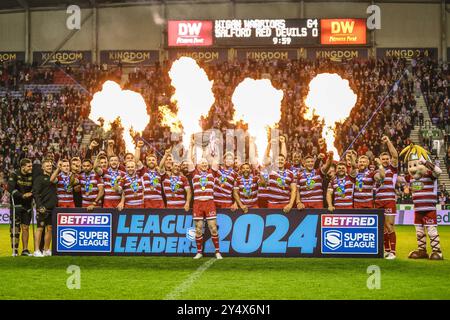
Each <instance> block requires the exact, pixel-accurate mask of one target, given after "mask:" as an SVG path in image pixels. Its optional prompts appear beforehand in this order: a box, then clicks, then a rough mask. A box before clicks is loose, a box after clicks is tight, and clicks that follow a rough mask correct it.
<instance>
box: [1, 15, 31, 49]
mask: <svg viewBox="0 0 450 320" xmlns="http://www.w3.org/2000/svg"><path fill="white" fill-rule="evenodd" d="M24 35H25V13H8V14H0V51H25V37H24Z"/></svg>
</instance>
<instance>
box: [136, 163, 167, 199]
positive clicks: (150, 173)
mask: <svg viewBox="0 0 450 320" xmlns="http://www.w3.org/2000/svg"><path fill="white" fill-rule="evenodd" d="M140 174H141V176H142V179H143V181H144V201H146V200H162V199H163V198H162V185H161V182H162V179H161V175H160V174H159V172H158V171H156V170H150V169H145V168H144V169H142V170H141V172H140Z"/></svg>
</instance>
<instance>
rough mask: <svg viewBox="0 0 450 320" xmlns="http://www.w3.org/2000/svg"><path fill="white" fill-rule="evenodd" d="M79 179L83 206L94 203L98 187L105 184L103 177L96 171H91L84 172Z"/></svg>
mask: <svg viewBox="0 0 450 320" xmlns="http://www.w3.org/2000/svg"><path fill="white" fill-rule="evenodd" d="M78 180H79V181H80V185H81V196H82V199H83V202H82V206H83V208H85V207H88V206H90V205H92V204H93V202H94V201H95V199H97V196H98V192H99V190H98V187H99V186H103V179H102V178H101V177H100V176H99V175H98V174H96V173H95V172H94V171H91V172H90V173H89V174H86V173H85V172H82V173H81V174H80V175H79V177H78Z"/></svg>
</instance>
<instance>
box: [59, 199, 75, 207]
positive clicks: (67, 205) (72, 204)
mask: <svg viewBox="0 0 450 320" xmlns="http://www.w3.org/2000/svg"><path fill="white" fill-rule="evenodd" d="M58 207H59V208H75V203H74V202H73V201H72V202H58Z"/></svg>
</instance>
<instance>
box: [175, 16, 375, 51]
mask: <svg viewBox="0 0 450 320" xmlns="http://www.w3.org/2000/svg"><path fill="white" fill-rule="evenodd" d="M366 33H367V29H366V20H365V19H358V18H334V19H319V18H304V19H217V20H169V21H168V27H167V36H168V37H167V44H168V46H169V47H216V48H230V47H238V48H239V47H260V48H299V47H321V46H334V45H340V46H346V45H366V44H367V35H366Z"/></svg>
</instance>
